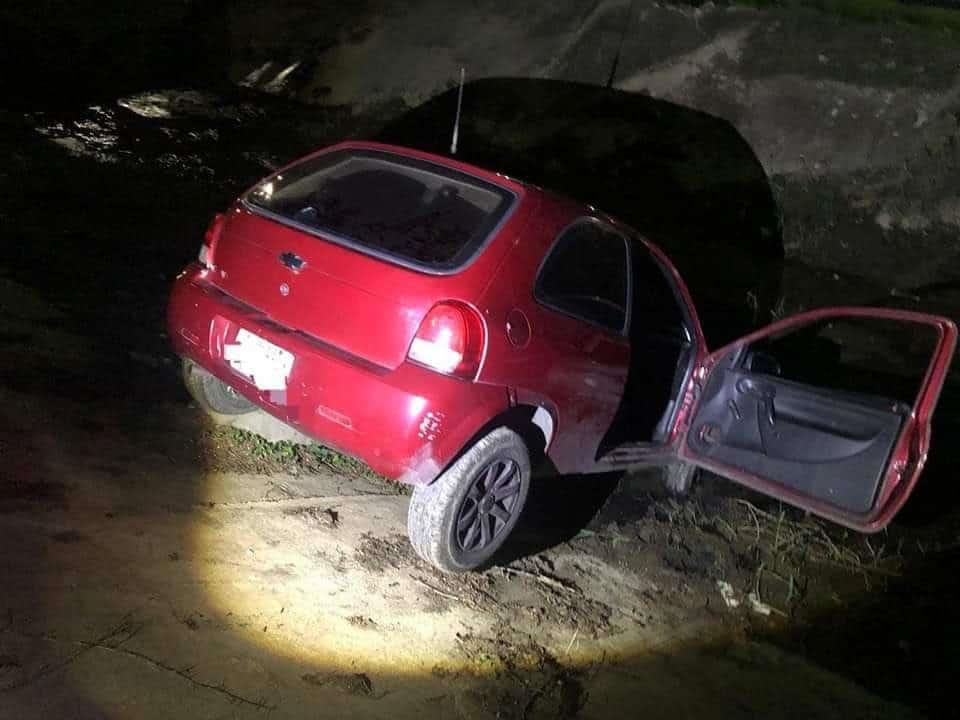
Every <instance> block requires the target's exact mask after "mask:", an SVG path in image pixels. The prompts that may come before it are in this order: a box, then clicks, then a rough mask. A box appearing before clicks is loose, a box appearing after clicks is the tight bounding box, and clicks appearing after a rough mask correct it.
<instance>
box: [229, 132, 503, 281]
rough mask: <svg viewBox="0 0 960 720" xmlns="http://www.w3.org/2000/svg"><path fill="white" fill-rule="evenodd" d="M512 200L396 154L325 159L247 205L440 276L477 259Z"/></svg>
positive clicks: (277, 179)
mask: <svg viewBox="0 0 960 720" xmlns="http://www.w3.org/2000/svg"><path fill="white" fill-rule="evenodd" d="M512 200H513V195H512V194H511V193H510V192H509V191H507V190H505V189H503V188H500V187H497V186H496V185H492V184H490V183H487V182H484V181H482V180H478V179H477V178H474V177H471V176H469V175H465V174H463V173H459V172H457V171H455V170H450V169H448V168H444V167H440V166H438V165H433V164H431V163H426V162H420V161H416V160H411V159H408V158H402V157H400V156H398V155H393V154H389V153H383V152H377V151H369V150H342V151H337V152H333V153H325V154H323V155H319V156H317V157H315V158H312V159H310V160H305V161H304V162H302V163H299V164H297V165H294V166H293V167H290V168H287V169H286V170H284V171H283V172H281V173H279V174H277V175H274V176H273V177H271V178H268V179H267V180H265V181H263V182H262V183H260V184H259V185H257V187H255V188H254V189H253V190H251V191H250V193H249V194H248V195H247V197H246V201H247V203H248V204H250V205H252V206H254V207H255V208H260V209H262V210H265V211H267V212H268V213H270V214H271V215H274V216H279V218H280V219H284V220H289V221H292V222H293V223H295V224H296V225H298V226H301V227H303V228H305V229H307V230H311V231H316V232H320V233H323V234H324V235H325V236H328V237H330V238H331V239H333V240H338V241H340V242H343V243H345V244H348V245H352V246H356V247H359V248H360V249H363V250H367V251H369V252H372V253H374V254H377V255H386V256H389V257H390V258H392V259H395V260H398V261H400V262H401V263H403V264H412V265H415V266H417V267H420V268H424V269H427V270H432V271H436V272H442V271H450V270H455V269H457V268H459V267H461V266H463V265H464V264H465V263H466V262H467V261H468V260H470V259H471V258H472V257H473V256H474V255H475V254H476V253H477V251H478V250H479V249H480V248H481V246H482V245H483V244H484V241H485V240H486V239H487V237H489V235H490V234H491V232H492V231H493V229H494V228H495V227H496V226H497V224H498V223H499V222H500V220H501V219H502V218H503V217H504V216H505V215H506V213H507V211H508V210H509V208H510V206H511V203H512Z"/></svg>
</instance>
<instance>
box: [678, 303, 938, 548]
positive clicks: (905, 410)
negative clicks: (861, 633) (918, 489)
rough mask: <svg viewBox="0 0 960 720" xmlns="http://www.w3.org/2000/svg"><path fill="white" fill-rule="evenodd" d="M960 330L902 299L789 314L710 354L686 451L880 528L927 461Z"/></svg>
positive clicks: (833, 516) (807, 503)
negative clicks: (886, 304)
mask: <svg viewBox="0 0 960 720" xmlns="http://www.w3.org/2000/svg"><path fill="white" fill-rule="evenodd" d="M956 338H957V327H956V325H955V324H954V323H953V322H951V321H950V320H948V319H946V318H944V317H938V316H935V315H926V314H922V313H915V312H909V311H903V310H889V309H880V308H830V309H823V310H814V311H811V312H806V313H803V314H800V315H796V316H793V317H789V318H786V319H784V320H782V321H780V322H777V323H775V324H773V325H771V326H769V327H767V328H764V329H763V330H759V331H757V332H755V333H753V334H751V335H748V336H747V337H745V338H743V339H741V340H738V341H736V342H734V343H732V344H730V345H728V346H726V347H724V348H722V349H721V350H719V351H717V352H714V353H712V354H711V355H709V356H708V357H707V358H706V360H705V362H704V363H703V365H701V367H700V368H699V369H698V370H697V372H696V373H695V379H696V381H697V384H698V385H699V387H700V388H702V390H701V391H700V392H699V397H697V398H696V399H693V401H692V403H691V404H690V406H689V409H688V410H687V412H686V413H685V416H686V417H685V418H684V422H683V425H684V426H685V435H684V436H683V437H682V438H681V440H680V448H679V453H680V456H681V457H682V458H684V459H685V460H687V461H688V462H691V463H693V464H695V465H698V466H700V467H703V468H706V469H708V470H710V471H712V472H715V473H717V474H719V475H722V476H724V477H727V478H729V479H731V480H733V481H735V482H738V483H741V484H743V485H746V486H748V487H750V488H752V489H754V490H757V491H759V492H761V493H764V494H766V495H769V496H771V497H775V498H778V499H780V500H783V501H784V502H787V503H790V504H791V505H795V506H797V507H800V508H803V509H804V510H809V511H810V512H812V513H815V514H817V515H820V516H822V517H825V518H827V519H829V520H832V521H834V522H837V523H840V524H842V525H845V526H847V527H850V528H853V529H856V530H859V531H862V532H874V531H877V530H880V529H882V528H884V527H885V526H886V525H887V524H888V523H889V522H890V520H891V519H892V518H893V516H894V515H895V514H896V513H897V512H898V511H899V510H900V508H901V507H902V506H903V504H904V502H906V500H907V497H908V496H909V495H910V493H911V491H912V490H913V488H914V486H915V484H916V481H917V478H918V477H919V475H920V472H921V470H922V469H923V465H924V462H925V461H926V457H927V451H928V449H929V446H930V421H931V416H932V414H933V410H934V406H935V405H936V403H937V398H938V396H939V394H940V390H941V388H942V386H943V384H944V381H945V379H946V375H947V368H948V367H949V365H950V361H951V358H952V356H953V351H954V348H955V345H956ZM689 397H690V396H689V395H688V398H689Z"/></svg>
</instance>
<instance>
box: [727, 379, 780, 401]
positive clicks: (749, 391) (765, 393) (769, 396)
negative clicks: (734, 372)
mask: <svg viewBox="0 0 960 720" xmlns="http://www.w3.org/2000/svg"><path fill="white" fill-rule="evenodd" d="M736 387H737V392H738V393H740V394H741V395H750V396H752V397H755V398H757V399H759V400H773V398H775V397H776V396H777V390H776V388H775V387H773V386H772V385H767V384H766V383H764V382H758V381H756V380H754V379H753V378H748V377H744V378H740V379H739V380H737V385H736Z"/></svg>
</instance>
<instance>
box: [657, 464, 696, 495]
mask: <svg viewBox="0 0 960 720" xmlns="http://www.w3.org/2000/svg"><path fill="white" fill-rule="evenodd" d="M699 474H700V468H698V467H697V466H696V465H691V464H690V463H685V462H678V463H674V464H673V465H667V466H666V467H664V468H663V482H664V485H666V486H667V491H668V492H670V493H671V494H673V495H679V496H683V495H687V494H689V493H690V489H691V488H692V487H693V483H694V482H695V481H696V480H697V477H698V476H699Z"/></svg>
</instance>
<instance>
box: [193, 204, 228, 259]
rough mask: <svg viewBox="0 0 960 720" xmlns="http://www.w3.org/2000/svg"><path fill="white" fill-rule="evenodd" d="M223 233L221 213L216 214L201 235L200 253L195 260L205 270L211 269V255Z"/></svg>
mask: <svg viewBox="0 0 960 720" xmlns="http://www.w3.org/2000/svg"><path fill="white" fill-rule="evenodd" d="M222 233H223V213H217V214H216V215H214V216H213V220H211V221H210V225H209V226H208V227H207V231H206V232H205V233H204V234H203V243H202V244H201V245H200V253H199V255H198V256H197V260H199V261H200V264H201V265H203V266H204V267H207V268H212V267H213V262H214V260H213V253H214V250H216V248H217V241H219V240H220V235H221V234H222Z"/></svg>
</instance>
